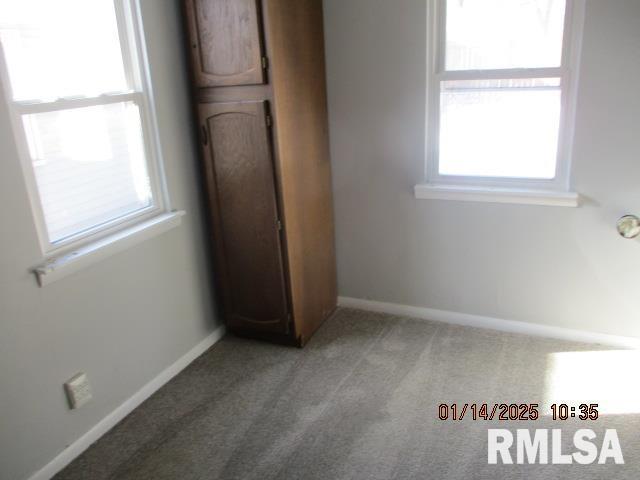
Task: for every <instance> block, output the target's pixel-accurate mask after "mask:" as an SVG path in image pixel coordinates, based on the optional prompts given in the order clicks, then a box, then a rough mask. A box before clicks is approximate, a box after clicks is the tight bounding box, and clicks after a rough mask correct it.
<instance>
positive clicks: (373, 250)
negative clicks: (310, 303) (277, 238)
mask: <svg viewBox="0 0 640 480" xmlns="http://www.w3.org/2000/svg"><path fill="white" fill-rule="evenodd" d="M324 4H325V23H326V25H325V29H326V44H327V62H328V83H329V106H330V126H331V141H332V161H333V172H334V187H335V210H336V222H337V225H336V229H337V248H338V272H339V291H340V294H341V295H343V296H349V297H357V298H364V299H374V300H379V301H386V302H394V303H400V304H407V305H414V306H423V307H431V308H436V309H443V310H450V311H456V312H464V313H471V314H477V315H487V316H493V317H498V318H504V319H512V320H520V321H526V322H534V323H541V324H547V325H556V326H562V327H568V328H575V329H585V330H591V331H595V332H602V333H610V334H617V335H630V336H640V321H639V320H640V313H639V309H638V296H639V293H640V271H639V265H640V242H639V241H625V240H622V239H621V238H619V237H618V236H617V233H616V231H615V223H616V220H617V218H618V217H619V216H620V215H622V214H624V213H628V212H635V213H637V214H640V90H639V89H638V88H637V79H638V78H640V61H639V59H640V2H638V1H637V0H608V1H606V2H605V1H602V0H589V1H588V2H587V11H586V25H585V38H584V54H583V60H582V69H581V74H580V75H581V77H580V78H581V81H580V91H579V100H578V109H577V124H576V138H575V150H574V169H573V183H574V186H575V188H576V189H577V191H578V192H580V193H581V194H582V195H584V196H585V197H586V204H585V205H584V206H583V207H582V208H579V209H565V208H558V207H536V206H523V205H495V204H482V203H462V202H451V201H449V202H447V201H433V200H429V201H427V200H416V199H415V198H414V197H413V193H412V188H413V186H414V185H415V184H416V183H420V182H421V181H422V180H423V178H424V175H423V171H424V130H425V107H424V105H425V69H426V68H425V62H426V60H425V58H426V46H425V42H426V19H425V18H426V1H425V0H394V1H389V0H325V2H324Z"/></svg>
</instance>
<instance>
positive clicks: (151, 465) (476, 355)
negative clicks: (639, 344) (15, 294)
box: [56, 309, 640, 480]
mask: <svg viewBox="0 0 640 480" xmlns="http://www.w3.org/2000/svg"><path fill="white" fill-rule="evenodd" d="M608 350H609V349H607V348H604V347H598V346H593V345H581V344H572V343H567V342H560V341H553V340H545V339H539V338H531V337H526V336H518V335H512V334H505V333H498V332H493V331H487V330H477V329H472V328H467V327H456V326H451V325H445V324H439V323H432V322H424V321H419V320H411V319H406V318H399V317H391V316H387V315H381V314H373V313H367V312H361V311H356V310H346V309H342V310H339V311H338V312H337V313H336V314H335V315H334V317H333V318H332V319H330V320H329V321H328V322H327V323H326V325H325V326H324V327H323V328H322V329H321V330H320V331H319V332H318V333H317V335H316V336H315V337H314V339H313V340H312V341H311V342H310V344H309V345H308V346H307V348H305V349H304V350H297V349H292V348H286V347H279V346H274V345H269V344H264V343H258V342H254V341H249V340H243V339H238V338H235V337H233V336H227V337H226V338H224V339H223V340H222V341H221V342H220V343H218V344H217V345H215V346H214V347H213V348H212V349H211V350H210V351H208V352H207V353H206V354H204V355H203V356H202V357H200V358H199V359H198V360H197V361H196V362H194V363H193V364H192V365H191V366H190V367H189V368H188V369H186V370H185V371H184V372H183V373H182V374H180V375H179V376H178V377H176V378H175V379H174V380H173V381H171V382H170V383H169V384H168V385H166V386H165V387H164V388H162V389H161V390H160V391H159V392H158V393H157V394H156V395H154V396H153V397H152V398H150V399H149V400H148V401H147V402H145V403H144V404H143V405H142V406H141V407H140V408H138V409H137V410H136V411H135V412H133V413H132V414H131V415H130V416H129V417H127V418H126V419H125V420H124V421H123V422H122V423H121V424H120V425H118V426H117V427H116V428H114V429H113V430H112V431H111V432H109V433H108V434H107V435H106V436H105V437H103V439H101V440H100V441H99V442H98V443H97V444H95V445H94V446H93V447H91V448H90V449H89V450H88V451H87V452H86V453H85V454H84V455H82V456H81V457H80V458H79V459H77V460H76V461H75V462H74V463H73V464H71V465H70V466H69V467H68V468H67V469H66V470H65V471H63V472H62V473H61V474H60V475H58V477H56V478H58V479H60V480H62V479H91V480H100V479H135V480H142V479H149V480H161V479H181V480H187V479H202V480H205V479H206V480H212V479H225V480H227V479H228V480H231V479H234V480H235V479H237V480H268V479H300V480H314V479H318V480H320V479H322V480H333V479H345V480H346V479H362V480H364V479H367V480H374V479H380V480H383V479H384V480H387V479H420V480H425V479H452V480H453V479H491V480H496V479H527V480H532V479H555V478H562V479H580V480H583V479H603V478H607V479H634V480H636V479H638V478H640V463H639V462H640V456H639V454H638V447H640V433H639V427H640V401H636V400H638V399H637V398H635V395H636V393H635V392H636V390H637V388H638V387H637V386H636V384H637V383H638V381H639V377H638V370H637V368H635V367H637V366H638V365H637V364H634V362H635V358H637V357H634V355H635V354H634V353H633V352H630V353H628V352H615V351H608ZM587 367H588V368H590V369H591V370H585V369H586V368H587ZM607 372H608V374H606V373H607ZM576 396H577V397H581V396H585V397H586V396H589V397H598V398H583V399H582V398H581V399H580V400H579V401H580V402H581V401H585V402H591V401H594V400H597V401H599V402H601V404H602V405H601V410H603V411H607V412H609V413H603V414H601V417H600V419H599V420H597V421H595V422H579V421H576V420H574V421H567V422H559V421H558V422H554V421H552V420H551V418H550V417H548V416H543V417H542V418H541V419H540V420H538V421H536V422H496V421H493V422H485V421H476V422H474V421H472V420H471V419H469V418H466V419H465V420H463V421H459V422H453V421H448V422H443V421H440V420H439V419H438V405H440V404H442V403H447V404H452V403H459V404H464V403H474V402H475V403H488V404H490V405H492V404H493V403H517V404H519V403H538V404H541V405H542V406H545V405H546V406H547V407H548V405H549V403H550V402H551V401H558V402H560V401H563V400H565V399H568V400H571V398H572V397H576ZM576 401H578V399H577V398H576ZM542 410H544V411H546V408H544V407H543V408H542ZM489 427H493V428H508V429H510V430H511V431H514V432H515V429H516V428H530V429H536V428H562V430H563V443H564V447H563V448H564V449H565V451H566V450H567V449H570V450H571V451H573V448H572V447H571V445H570V442H571V440H572V436H573V432H574V431H575V430H576V429H578V428H592V429H593V430H594V431H595V432H596V433H597V434H598V438H602V433H603V432H604V430H605V429H617V431H618V435H619V438H620V442H621V445H622V450H623V454H624V459H625V462H626V464H625V465H623V466H619V465H613V464H612V463H611V461H610V463H609V464H608V465H604V466H603V465H591V466H581V465H571V466H552V465H499V466H494V465H488V464H487V429H488V428H489ZM513 451H514V452H515V450H513ZM514 459H515V453H514Z"/></svg>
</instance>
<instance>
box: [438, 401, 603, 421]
mask: <svg viewBox="0 0 640 480" xmlns="http://www.w3.org/2000/svg"><path fill="white" fill-rule="evenodd" d="M465 417H466V418H469V419H471V420H474V421H481V420H483V421H492V420H499V421H517V420H523V421H526V420H531V421H535V420H538V419H539V418H540V405H539V404H537V403H521V404H515V403H511V404H508V403H494V404H493V405H490V404H486V403H482V404H478V403H471V404H469V403H464V404H457V403H453V404H446V403H443V404H441V405H440V406H439V407H438V418H439V419H440V420H442V421H447V420H452V421H461V420H463V419H465ZM551 417H552V418H553V420H562V421H565V420H569V419H573V418H577V419H578V420H583V421H587V420H591V421H594V420H597V419H598V404H597V403H591V404H587V403H582V404H580V405H578V406H570V405H567V404H566V403H561V404H555V403H554V404H552V405H551Z"/></svg>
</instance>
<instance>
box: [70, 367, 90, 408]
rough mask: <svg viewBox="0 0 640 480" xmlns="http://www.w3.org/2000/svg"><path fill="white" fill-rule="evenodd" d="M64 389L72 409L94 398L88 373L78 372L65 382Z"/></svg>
mask: <svg viewBox="0 0 640 480" xmlns="http://www.w3.org/2000/svg"><path fill="white" fill-rule="evenodd" d="M64 391H65V393H66V394H67V400H69V407H70V408H71V409H72V410H75V409H77V408H80V407H82V406H83V405H86V404H87V403H88V402H89V401H90V400H91V399H92V398H93V395H92V394H91V385H89V378H88V377H87V374H86V373H78V374H77V375H76V376H74V377H73V378H71V379H70V380H68V381H67V383H65V384H64Z"/></svg>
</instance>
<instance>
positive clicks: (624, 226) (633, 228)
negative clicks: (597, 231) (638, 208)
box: [618, 215, 640, 239]
mask: <svg viewBox="0 0 640 480" xmlns="http://www.w3.org/2000/svg"><path fill="white" fill-rule="evenodd" d="M618 233H619V234H620V235H622V236H623V237H624V238H629V239H631V238H636V237H637V236H638V235H640V218H638V217H636V216H635V215H625V216H624V217H622V218H621V219H620V220H618Z"/></svg>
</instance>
